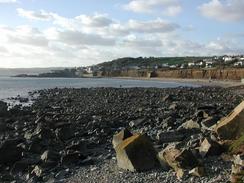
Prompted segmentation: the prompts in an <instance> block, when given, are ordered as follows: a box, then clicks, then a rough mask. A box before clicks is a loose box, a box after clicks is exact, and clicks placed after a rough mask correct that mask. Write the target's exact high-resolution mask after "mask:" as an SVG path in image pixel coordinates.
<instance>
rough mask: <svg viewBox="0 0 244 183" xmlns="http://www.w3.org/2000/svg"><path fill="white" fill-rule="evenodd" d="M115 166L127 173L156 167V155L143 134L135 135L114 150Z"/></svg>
mask: <svg viewBox="0 0 244 183" xmlns="http://www.w3.org/2000/svg"><path fill="white" fill-rule="evenodd" d="M115 151H116V157H117V164H118V166H119V167H120V168H122V169H125V170H129V171H144V170H149V169H152V168H154V167H155V166H157V165H158V163H159V162H158V160H157V153H156V150H155V149H154V147H153V145H152V143H151V141H150V140H149V138H148V137H147V136H146V135H145V134H135V135H133V136H131V137H129V138H127V139H125V140H124V141H123V142H121V143H120V144H118V145H117V146H116V148H115Z"/></svg>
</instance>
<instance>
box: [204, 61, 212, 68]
mask: <svg viewBox="0 0 244 183" xmlns="http://www.w3.org/2000/svg"><path fill="white" fill-rule="evenodd" d="M205 64H206V68H211V67H213V61H206V62H205Z"/></svg>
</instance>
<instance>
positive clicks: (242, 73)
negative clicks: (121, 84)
mask: <svg viewBox="0 0 244 183" xmlns="http://www.w3.org/2000/svg"><path fill="white" fill-rule="evenodd" d="M103 76H105V77H161V78H189V79H209V78H211V79H219V80H224V79H228V80H241V79H242V78H244V68H240V69H235V68H227V69H175V70H157V71H156V72H150V71H147V70H143V71H137V70H127V71H112V72H105V73H103Z"/></svg>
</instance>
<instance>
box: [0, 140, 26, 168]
mask: <svg viewBox="0 0 244 183" xmlns="http://www.w3.org/2000/svg"><path fill="white" fill-rule="evenodd" d="M21 142H22V141H21V140H20V139H11V140H6V141H4V142H3V143H2V144H1V145H0V164H3V163H13V162H16V161H18V160H20V159H21V158H22V153H23V149H22V148H21V147H18V144H20V143H21Z"/></svg>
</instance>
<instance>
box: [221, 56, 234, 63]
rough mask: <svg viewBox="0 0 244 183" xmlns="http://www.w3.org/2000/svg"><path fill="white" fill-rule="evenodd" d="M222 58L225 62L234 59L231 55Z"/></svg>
mask: <svg viewBox="0 0 244 183" xmlns="http://www.w3.org/2000/svg"><path fill="white" fill-rule="evenodd" d="M223 60H224V61H225V62H231V61H233V60H234V58H233V57H231V56H224V57H223Z"/></svg>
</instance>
